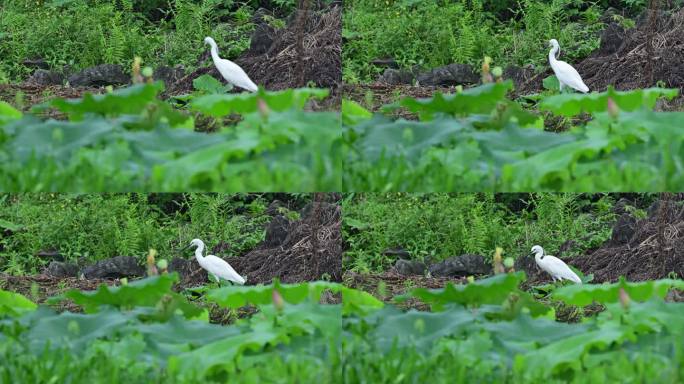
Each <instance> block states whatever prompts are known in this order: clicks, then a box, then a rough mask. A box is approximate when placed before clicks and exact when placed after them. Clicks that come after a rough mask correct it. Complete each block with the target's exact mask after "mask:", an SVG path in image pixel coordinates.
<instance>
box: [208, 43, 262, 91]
mask: <svg viewBox="0 0 684 384" xmlns="http://www.w3.org/2000/svg"><path fill="white" fill-rule="evenodd" d="M204 43H205V44H209V45H211V58H212V59H214V65H215V66H216V69H218V71H219V72H220V73H221V76H223V78H224V79H226V81H228V82H229V83H231V84H233V85H234V86H236V87H240V88H243V89H246V90H248V91H250V92H256V91H257V86H256V84H254V82H253V81H252V80H251V79H250V78H249V76H247V74H246V73H245V71H244V70H243V69H242V68H240V66H239V65H237V64H235V63H233V62H232V61H230V60H227V59H222V58H220V57H219V55H218V46H217V45H216V41H214V39H212V38H211V37H205V38H204Z"/></svg>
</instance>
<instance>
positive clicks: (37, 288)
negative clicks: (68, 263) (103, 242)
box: [0, 274, 121, 312]
mask: <svg viewBox="0 0 684 384" xmlns="http://www.w3.org/2000/svg"><path fill="white" fill-rule="evenodd" d="M101 284H107V285H110V286H116V285H121V282H120V280H119V279H78V278H75V277H66V278H58V277H51V276H47V275H42V274H41V275H33V276H11V275H6V274H0V289H3V290H7V291H12V292H17V293H20V294H22V295H24V296H26V297H27V298H29V299H30V300H32V301H33V302H35V303H39V304H41V303H44V302H45V300H47V299H48V298H49V297H52V296H56V295H59V294H61V293H63V292H65V291H68V290H70V289H80V290H83V291H92V290H95V289H97V287H99V286H100V285H101ZM57 309H59V310H68V311H71V312H81V308H80V307H79V306H77V305H76V304H74V303H73V302H72V301H71V300H66V301H63V302H61V303H60V305H59V306H58V307H57Z"/></svg>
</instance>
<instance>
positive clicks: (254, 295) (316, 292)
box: [207, 281, 341, 308]
mask: <svg viewBox="0 0 684 384" xmlns="http://www.w3.org/2000/svg"><path fill="white" fill-rule="evenodd" d="M340 287H341V286H340V284H337V283H329V282H326V281H314V282H309V283H300V284H280V283H275V284H269V285H261V284H259V285H248V286H238V285H234V286H230V287H222V288H217V289H212V290H211V291H209V293H208V294H207V298H208V299H209V300H210V301H213V302H215V303H217V304H219V305H222V306H225V307H229V308H239V307H242V306H245V305H247V304H254V305H265V304H271V303H272V302H273V296H272V294H273V290H274V289H277V291H278V292H279V293H280V295H281V296H282V298H283V299H284V300H285V301H286V302H288V303H292V304H296V303H300V302H302V301H304V300H305V299H307V298H311V299H312V300H314V301H318V300H319V299H320V297H321V294H322V292H323V291H324V290H326V289H331V290H335V291H336V290H339V289H340Z"/></svg>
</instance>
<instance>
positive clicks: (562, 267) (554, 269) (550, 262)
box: [532, 245, 582, 284]
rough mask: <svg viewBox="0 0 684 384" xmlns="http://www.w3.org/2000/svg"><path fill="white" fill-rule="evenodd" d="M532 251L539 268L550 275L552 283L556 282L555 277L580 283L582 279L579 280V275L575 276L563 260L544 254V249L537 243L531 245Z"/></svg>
mask: <svg viewBox="0 0 684 384" xmlns="http://www.w3.org/2000/svg"><path fill="white" fill-rule="evenodd" d="M532 253H534V260H535V261H536V262H537V265H538V266H539V268H541V269H543V270H544V271H546V272H547V273H548V274H549V275H551V277H552V278H553V282H554V283H555V282H556V279H558V280H559V281H562V280H563V279H565V280H571V281H574V282H575V283H577V284H582V280H580V278H579V276H577V274H576V273H575V272H573V271H572V269H570V267H568V266H567V264H565V263H564V262H563V260H561V259H559V258H557V257H555V256H551V255H545V254H544V249H543V248H542V247H540V246H538V245H535V246H534V247H532Z"/></svg>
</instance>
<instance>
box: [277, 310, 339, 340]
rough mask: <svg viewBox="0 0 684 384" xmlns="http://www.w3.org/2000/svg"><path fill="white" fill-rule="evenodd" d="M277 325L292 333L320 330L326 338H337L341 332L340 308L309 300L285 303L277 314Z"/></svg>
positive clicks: (312, 332) (309, 332)
mask: <svg viewBox="0 0 684 384" xmlns="http://www.w3.org/2000/svg"><path fill="white" fill-rule="evenodd" d="M278 325H279V326H281V327H285V328H287V329H288V332H289V333H292V334H297V335H300V334H304V333H306V334H310V335H313V334H316V333H317V332H320V333H322V336H323V338H325V339H327V340H332V339H334V340H337V339H339V337H340V335H341V333H342V308H341V306H340V305H320V304H318V303H315V302H311V301H308V302H303V303H299V304H293V305H286V306H284V307H283V310H282V312H281V313H280V314H279V316H278Z"/></svg>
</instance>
